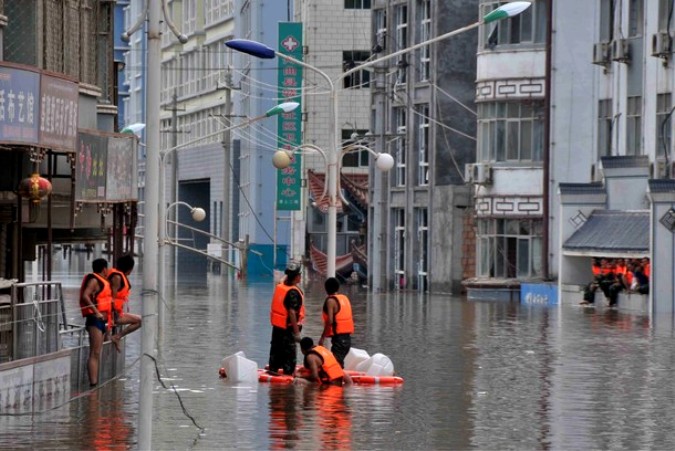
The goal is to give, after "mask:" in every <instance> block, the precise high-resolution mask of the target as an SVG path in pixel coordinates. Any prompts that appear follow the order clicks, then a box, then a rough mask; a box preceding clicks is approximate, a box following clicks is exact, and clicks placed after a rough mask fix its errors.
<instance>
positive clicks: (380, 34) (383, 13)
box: [373, 9, 387, 53]
mask: <svg viewBox="0 0 675 451" xmlns="http://www.w3.org/2000/svg"><path fill="white" fill-rule="evenodd" d="M373 15H374V16H375V26H374V30H375V42H373V53H380V52H382V51H383V50H384V49H386V48H387V10H385V9H378V10H375V11H373Z"/></svg>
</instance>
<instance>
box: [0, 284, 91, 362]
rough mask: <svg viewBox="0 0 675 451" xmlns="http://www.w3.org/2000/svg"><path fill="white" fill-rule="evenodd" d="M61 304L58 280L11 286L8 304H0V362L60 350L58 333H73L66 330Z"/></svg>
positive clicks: (62, 304) (60, 342) (60, 341)
mask: <svg viewBox="0 0 675 451" xmlns="http://www.w3.org/2000/svg"><path fill="white" fill-rule="evenodd" d="M64 307H65V306H64V302H63V290H62V288H61V284H60V283H57V282H35V283H18V284H14V285H12V289H11V297H10V303H9V304H7V303H5V304H0V362H7V361H12V360H18V359H25V358H29V357H36V356H40V355H44V354H48V353H50V352H55V351H58V350H59V349H61V347H62V339H61V335H62V332H70V333H71V334H72V333H77V331H76V330H72V331H69V330H68V326H67V323H66V314H65V308H64ZM80 334H81V332H80Z"/></svg>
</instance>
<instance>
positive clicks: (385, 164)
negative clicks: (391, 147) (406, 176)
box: [375, 153, 394, 172]
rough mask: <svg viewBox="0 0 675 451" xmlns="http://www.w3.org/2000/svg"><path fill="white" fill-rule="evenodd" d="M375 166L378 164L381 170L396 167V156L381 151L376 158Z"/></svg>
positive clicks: (384, 170)
mask: <svg viewBox="0 0 675 451" xmlns="http://www.w3.org/2000/svg"><path fill="white" fill-rule="evenodd" d="M375 166H377V168H378V169H379V170H380V171H382V172H387V171H388V170H390V169H391V168H393V167H394V157H392V156H391V155H389V154H388V153H381V154H379V155H378V156H377V158H376V159H375Z"/></svg>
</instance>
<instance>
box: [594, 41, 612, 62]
mask: <svg viewBox="0 0 675 451" xmlns="http://www.w3.org/2000/svg"><path fill="white" fill-rule="evenodd" d="M610 49H611V46H610V45H609V42H596V43H595V44H593V64H600V65H602V66H605V65H607V64H609V63H611V62H612V60H611V59H610V58H609V57H610V54H609V51H610Z"/></svg>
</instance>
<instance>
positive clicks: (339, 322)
mask: <svg viewBox="0 0 675 451" xmlns="http://www.w3.org/2000/svg"><path fill="white" fill-rule="evenodd" d="M329 297H333V298H335V299H336V300H337V302H338V305H339V306H340V309H339V310H338V312H337V313H336V314H335V317H334V321H335V323H334V324H332V327H331V328H330V331H329V332H328V333H327V334H326V336H327V337H332V336H333V334H338V335H339V334H353V333H354V319H353V318H352V304H351V303H350V302H349V298H348V297H347V296H345V295H344V294H332V295H330V296H329ZM322 316H323V323H324V324H326V323H328V314H327V313H326V312H323V313H322Z"/></svg>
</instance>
